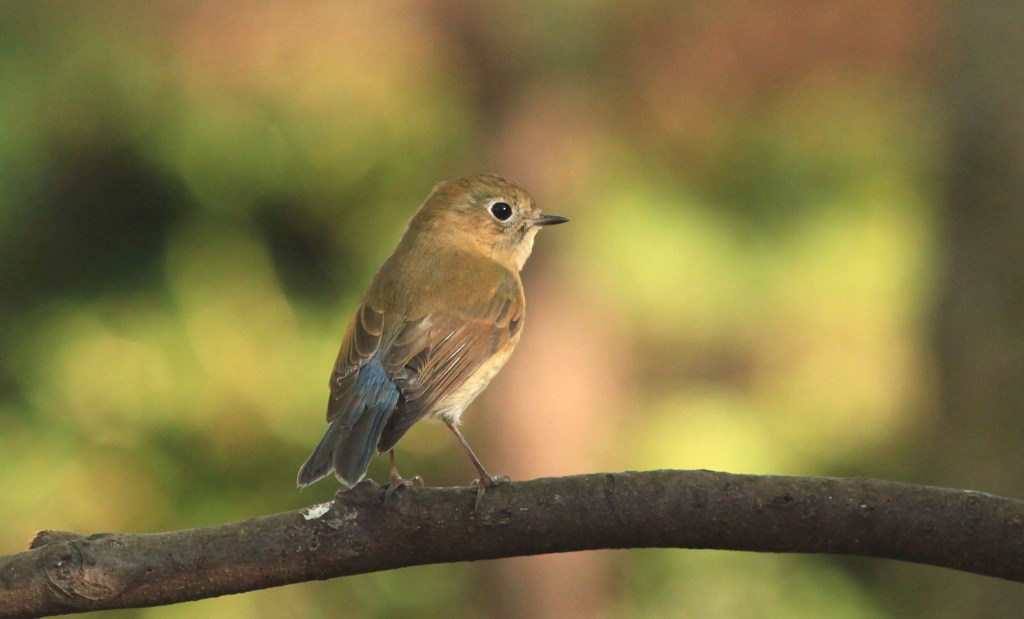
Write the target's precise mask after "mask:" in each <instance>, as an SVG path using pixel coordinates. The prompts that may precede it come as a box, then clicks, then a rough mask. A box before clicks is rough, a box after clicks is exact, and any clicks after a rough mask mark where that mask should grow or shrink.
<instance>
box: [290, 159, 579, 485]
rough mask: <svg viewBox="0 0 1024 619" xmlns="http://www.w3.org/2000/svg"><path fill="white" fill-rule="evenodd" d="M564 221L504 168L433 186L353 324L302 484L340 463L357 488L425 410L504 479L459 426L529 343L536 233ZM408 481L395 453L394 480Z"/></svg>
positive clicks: (341, 474)
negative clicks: (530, 263)
mask: <svg viewBox="0 0 1024 619" xmlns="http://www.w3.org/2000/svg"><path fill="white" fill-rule="evenodd" d="M565 221H567V220H566V219H565V218H564V217H558V216H554V215H547V216H545V215H543V214H542V213H541V212H540V210H539V209H538V208H537V207H536V205H535V204H534V202H533V199H532V198H531V197H530V195H529V194H528V193H527V192H526V191H525V190H524V189H522V188H521V187H519V186H518V185H516V184H515V183H513V182H511V181H507V180H505V179H502V178H499V177H497V176H471V177H466V178H461V179H458V180H455V181H450V182H445V183H441V184H439V185H437V186H436V187H434V190H433V191H432V192H431V193H430V195H429V196H428V197H427V199H426V201H425V202H424V203H423V205H422V206H421V207H420V208H419V210H418V211H417V212H416V214H415V215H414V216H413V218H412V219H411V220H410V221H409V225H408V228H407V229H406V232H405V235H404V236H403V237H402V240H401V241H400V242H399V244H398V247H397V248H396V249H395V251H394V253H393V254H392V255H391V257H390V258H388V260H387V261H386V262H385V263H384V265H383V266H381V268H380V270H379V271H377V274H376V275H375V276H374V278H373V280H372V281H371V283H370V286H369V288H368V289H367V290H366V293H365V294H364V295H363V299H362V303H361V304H360V306H359V308H358V309H357V310H356V313H355V316H354V317H353V319H352V322H351V323H350V324H349V327H348V330H347V331H346V333H345V338H344V340H343V341H342V344H341V350H340V352H339V353H338V358H337V362H336V363H335V366H334V371H333V372H332V374H331V381H330V387H331V397H330V400H329V402H328V406H327V421H328V422H329V423H330V426H329V427H328V430H327V433H326V434H325V435H324V438H323V439H322V440H321V441H320V444H319V445H318V446H317V448H316V450H314V452H313V454H312V455H311V456H310V457H309V460H307V461H306V463H305V464H304V465H303V466H302V468H301V470H300V471H299V476H298V484H299V486H306V485H309V484H311V483H313V482H315V481H317V480H318V479H321V478H322V477H325V476H326V475H328V474H330V473H331V472H332V471H333V472H334V474H335V475H336V476H337V477H338V479H339V480H341V482H342V483H343V484H345V485H346V486H352V485H354V484H356V483H358V482H359V480H361V479H362V478H363V477H364V476H365V474H366V469H367V467H368V466H369V462H370V459H371V458H372V457H373V454H374V453H375V452H377V453H382V452H384V451H389V450H392V449H393V447H394V446H395V444H396V443H397V442H398V440H399V439H401V438H402V436H403V435H404V434H405V433H406V432H407V431H408V430H409V428H410V427H412V425H413V424H414V423H416V422H417V421H419V420H420V419H423V418H424V417H439V418H441V419H442V420H443V421H444V422H445V423H446V424H447V425H448V427H449V428H451V429H452V431H453V432H454V433H455V435H456V437H457V438H458V439H459V441H460V442H461V443H462V445H463V447H465V449H466V451H467V453H468V454H469V455H470V457H471V459H472V460H473V463H474V465H475V466H476V468H477V470H478V472H479V474H480V477H481V481H482V482H483V483H485V484H490V483H493V481H492V478H491V477H490V476H488V475H487V472H486V471H485V470H484V468H483V466H481V465H480V462H479V460H478V459H477V458H476V456H475V455H474V454H473V452H472V450H471V449H470V448H469V445H468V444H467V443H466V442H465V439H464V438H463V437H462V435H461V434H460V433H459V431H458V429H457V427H456V424H458V422H459V420H460V418H461V416H462V412H463V411H464V410H465V408H466V407H467V406H468V405H469V403H470V402H472V401H473V399H474V398H476V396H477V395H479V393H480V392H481V391H482V390H483V389H484V387H486V386H487V384H488V383H489V382H490V381H491V379H492V378H493V377H494V375H495V374H497V372H498V370H500V369H501V367H502V366H503V365H504V364H505V362H506V361H507V360H508V358H509V356H510V355H511V354H512V351H513V349H514V348H515V346H516V344H517V343H518V342H519V337H520V335H521V333H522V327H523V318H524V311H525V301H524V298H523V285H522V282H521V281H520V279H519V271H520V269H522V267H523V264H524V263H525V262H526V259H527V258H528V257H529V255H530V251H531V250H532V248H533V239H534V237H535V236H536V234H537V231H538V230H539V229H540V227H541V226H544V225H550V224H556V223H563V222H565ZM402 482H403V480H402V479H401V478H400V477H399V476H398V473H397V471H396V470H395V469H394V460H393V459H392V485H393V486H394V485H395V484H398V483H402Z"/></svg>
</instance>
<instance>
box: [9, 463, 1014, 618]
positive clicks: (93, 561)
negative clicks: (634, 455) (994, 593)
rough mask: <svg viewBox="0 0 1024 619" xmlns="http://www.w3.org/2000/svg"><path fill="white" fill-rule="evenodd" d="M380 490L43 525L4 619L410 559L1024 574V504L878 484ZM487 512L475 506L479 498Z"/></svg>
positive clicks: (646, 475)
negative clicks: (154, 521)
mask: <svg viewBox="0 0 1024 619" xmlns="http://www.w3.org/2000/svg"><path fill="white" fill-rule="evenodd" d="M476 499H477V493H476V490H475V489H472V488H405V489H402V490H400V491H399V492H398V493H397V494H396V495H394V496H392V497H391V499H390V500H389V502H388V503H387V504H384V490H383V489H382V488H381V487H380V486H377V485H376V484H372V483H363V484H360V485H359V486H357V487H356V488H354V489H352V490H350V491H347V492H342V493H339V494H338V495H337V496H336V497H335V500H334V501H333V502H332V503H326V504H323V505H319V506H313V507H310V508H307V509H305V510H301V511H292V512H286V513H283V514H275V515H272V516H263V517H260V518H252V519H250V520H244V521H241V522H234V523H229V524H223V525H217V526H211V527H204V528H199V529H187V530H184V531H173V532H169V533H155V534H139V535H136V534H99V535H92V536H89V537H83V536H80V535H76V534H71V533H55V532H42V533H40V534H39V535H37V536H36V539H35V540H33V542H32V546H31V547H32V550H28V551H26V552H21V553H18V554H14V555H8V556H4V557H0V617H38V616H42V615H47V614H60V613H72V612H82V611H91V610H100V609H109V608H129V607H139V606H155V605H161V604H170V603H174V602H183V601H187V600H197V599H202V598H208V597H214V596H218V595H224V594H227V593H239V592H242V591H251V590H253V589H262V588H267V587H274V586H278V585H285V584H289V583H297V582H303V581H307V580H322V579H327V578H334V577H336V576H347V575H351V574H363V573H367V572H374V571H379V570H387V569H393V568H397V567H405V566H410V565H423V564H430V563H447V562H454V561H474V560H480V559H496V558H500V557H511V556H518V555H533V554H542V553H550V552H566V551H573V550H592V549H598V548H643V547H671V548H718V549H728V550H750V551H757V552H804V553H832V554H851V555H861V556H868V557H884V558H888V559H899V560H903V561H913V562H917V563H926V564H930V565H937V566H942V567H948V568H953V569H957V570H963V571H967V572H974V573H977V574H986V575H989V576H996V577H999V578H1005V579H1009V580H1016V581H1024V501H1018V500H1012V499H1008V498H1002V497H997V496H993V495H989V494H983V493H979V492H972V491H967V490H955V489H946V488H935V487H928V486H914V485H909V484H901V483H895V482H888V481H877V480H870V479H836V478H805V477H769V476H753V475H732V474H728V473H717V472H711V471H651V472H642V473H616V474H610V473H609V474H593V475H580V476H576V477H563V478H550V479H537V480H533V481H525V482H510V483H506V484H502V485H501V486H498V487H496V488H492V489H489V490H487V492H486V494H485V495H484V496H483V497H482V498H481V499H480V501H479V504H476ZM475 504H476V507H474V505H475Z"/></svg>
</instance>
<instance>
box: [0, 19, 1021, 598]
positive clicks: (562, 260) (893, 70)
mask: <svg viewBox="0 0 1024 619" xmlns="http://www.w3.org/2000/svg"><path fill="white" fill-rule="evenodd" d="M1022 6H1024V5H1021V6H1019V5H1017V4H1016V3H969V2H965V3H962V4H960V3H955V2H951V3H939V2H930V1H927V0H892V1H886V2H882V1H874V0H830V1H827V2H814V1H810V0H806V1H802V0H788V1H784V2H773V3H762V2H754V1H752V0H727V1H723V2H714V3H691V2H677V3H664V2H629V3H624V2H610V1H596V2H579V1H570V2H561V3H541V2H512V1H503V2H488V3H476V2H469V1H468V0H462V1H456V0H451V1H441V0H437V1H424V2H415V3H413V2H388V3H369V2H361V3H356V2H352V3H339V2H310V3H304V4H301V5H297V4H293V3H288V2H283V1H267V2H261V3H241V2H217V3H201V2H154V3H132V4H130V5H124V4H122V3H115V2H63V3H58V2H31V3H30V2H3V3H0V341H2V343H3V344H2V346H0V454H2V455H0V458H2V463H3V466H2V467H0V493H2V496H3V497H4V501H3V502H2V504H0V522H3V523H4V527H3V529H2V531H0V552H2V553H12V552H17V551H20V550H23V549H24V548H25V547H26V544H27V541H28V540H29V539H30V538H31V537H32V535H33V533H34V532H35V531H36V530H38V529H43V528H50V529H67V530H73V531H78V532H82V533H93V532H110V531H118V532H120V531H138V532H149V531H161V530H168V529H180V528H185V527H193V526H202V525H208V524H213V523H219V522H223V521H228V520H237V519H242V518H246V517H250V516H255V515H260V514H267V513H272V512H278V511H283V510H288V509H296V508H299V507H303V506H306V505H310V504H313V503H316V502H320V501H325V500H328V499H329V498H330V497H331V495H332V494H333V492H334V491H335V490H336V489H337V485H336V484H335V483H334V482H333V481H325V482H322V483H320V484H317V485H316V486H314V487H312V488H310V489H307V490H305V491H303V492H301V493H300V492H299V491H297V490H296V489H295V487H294V480H295V473H296V471H297V469H298V467H299V465H300V464H301V463H302V461H303V460H304V459H305V458H306V456H307V455H308V454H309V452H310V451H311V449H312V447H313V446H314V445H315V444H316V442H317V441H318V440H319V438H320V436H321V434H322V432H323V430H324V429H325V425H324V412H325V406H326V398H327V379H328V376H329V372H330V368H331V366H332V363H333V361H334V355H335V354H336V352H337V347H338V345H339V343H340V341H341V337H342V334H343V332H344V329H345V325H346V323H347V321H348V318H349V316H350V315H351V313H352V311H353V309H354V307H355V305H356V303H357V300H358V295H359V294H360V292H361V291H362V289H363V288H364V287H365V286H366V284H367V282H368V281H369V278H370V276H371V275H372V273H373V272H374V270H375V269H376V267H377V266H378V265H379V264H380V263H381V261H382V260H383V259H384V257H386V256H387V255H388V254H389V253H390V251H391V249H392V248H393V246H394V244H395V243H396V241H397V239H398V237H399V236H400V234H401V232H402V230H403V229H404V225H405V221H406V220H407V218H408V217H409V216H410V215H411V214H412V212H413V211H414V209H415V208H416V206H417V205H418V204H419V203H420V201H421V200H422V199H423V198H424V197H425V196H426V194H427V192H428V191H429V190H430V188H431V187H432V186H433V185H434V184H435V183H436V182H438V181H440V180H442V179H447V178H452V177H457V176H462V175H465V174H471V173H478V172H494V173H498V174H501V175H503V176H507V177H509V178H513V179H516V180H518V181H519V182H521V183H522V184H524V185H525V186H526V187H527V188H529V189H530V190H531V191H532V192H533V194H534V195H535V197H536V198H537V200H538V201H539V203H540V205H541V207H542V208H543V209H545V210H546V211H548V212H551V213H557V214H560V215H566V216H568V217H570V218H572V223H570V224H569V225H567V226H565V227H559V228H557V229H555V230H550V231H547V232H545V233H544V234H542V235H541V238H540V239H539V241H538V243H537V247H536V251H535V252H534V257H533V258H532V259H531V262H530V263H529V264H528V265H527V267H526V269H525V271H524V280H525V282H526V288H527V297H528V298H529V319H528V320H527V325H528V326H527V328H526V330H525V335H524V338H523V342H522V345H521V346H520V348H519V350H518V352H517V354H516V355H515V356H514V357H513V359H512V361H511V362H510V363H509V365H508V366H507V367H506V369H505V371H504V372H503V373H502V374H501V375H500V376H499V377H498V378H497V379H496V380H495V382H494V383H493V385H492V387H491V388H490V389H489V390H488V391H487V392H486V393H485V394H484V396H482V397H481V398H480V400H479V401H478V402H477V403H476V404H475V405H474V407H473V408H472V409H471V411H470V413H469V414H467V416H466V424H465V432H466V434H467V437H468V438H469V440H470V441H471V442H472V443H473V444H474V446H475V447H476V449H477V451H478V453H480V454H481V458H482V459H483V461H484V463H485V464H486V465H487V466H488V468H490V469H491V470H492V472H496V473H508V474H510V475H511V476H512V477H513V478H515V479H528V478H532V477H537V476H554V475H567V474H574V473H584V472H596V471H617V470H624V469H656V468H680V469H686V468H708V469H719V470H725V471H730V472H737V473H758V474H790V475H813V476H823V475H842V476H871V477H880V478H885V479H891V480H899V481H906V482H914V483H929V484H940V485H949V486H957V487H968V488H973V489H977V490H982V491H988V492H994V493H998V494H1005V495H1011V496H1018V497H1019V496H1022V495H1024V474H1022V468H1021V466H1020V454H1021V453H1022V448H1024V415H1021V411H1022V409H1024V310H1022V308H1024V208H1022V203H1024V112H1022V110H1024V92H1022V90H1024V37H1022V36H1021V35H1020V33H1021V32H1022V31H1024V8H1022ZM399 458H400V463H401V464H402V471H403V472H406V474H407V475H411V474H414V473H419V474H421V475H423V476H424V477H425V478H426V480H427V482H428V484H431V485H453V484H464V483H468V482H469V480H471V479H472V478H473V476H474V471H473V469H472V467H471V465H470V464H469V462H468V461H467V460H466V458H465V456H464V455H463V453H462V451H461V449H460V448H459V446H458V445H457V443H456V442H455V441H454V440H453V439H452V437H451V436H449V435H448V433H447V431H446V430H445V429H444V428H443V427H437V426H432V425H426V424H423V425H420V426H418V427H417V428H416V429H414V430H413V431H412V432H410V434H409V435H408V436H407V437H406V438H405V439H404V440H403V442H402V443H401V444H400V445H399ZM384 460H386V459H384V458H379V459H378V460H377V461H375V463H374V465H373V467H372V468H371V475H372V476H375V477H376V478H377V479H378V480H383V479H385V478H386V462H384ZM1022 607H1024V589H1022V587H1021V586H1020V585H1016V584H1011V583H1004V582H1001V581H998V580H995V579H990V578H984V577H980V576H973V575H967V574H960V573H956V572H952V571H948V570H941V569H937V568H929V567H924V566H917V565H910V564H897V563H894V562H887V561H880V560H870V559H858V558H842V557H819V556H799V555H796V556H786V555H755V554H748V553H725V552H712V551H685V550H631V551H615V552H610V551H606V552H592V553H577V554H569V555H560V556H550V557H535V558H524V559H515V560H506V561H496V562H485V563H477V564H458V565H442V566H428V567H420V568H412V569H404V570H399V571H394V572H389V573H381V574H370V575H365V576H358V577H351V578H344V579H336V580H332V581H328V582H317V583H306V584H300V585H293V586H288V587H283V588H278V589H272V590H267V591H260V592H254V593H247V594H243V595H235V596H229V597H225V598H221V599H215V600H207V601H201V602H196V603H191V604H187V605H178V606H171V607H167V608H156V609H144V610H130V611H119V612H111V613H106V614H104V615H103V616H104V617H126V618H127V617H146V618H151V617H152V618H157V617H184V616H188V617H193V616H202V617H280V616H294V617H312V618H316V617H334V616H338V615H339V613H343V614H344V616H346V617H354V618H357V617H398V616H402V617H407V616H438V615H441V614H442V613H444V614H446V615H451V616H465V617H483V618H504V617H565V616H577V617H599V618H625V617H670V616H684V615H687V616H697V617H741V618H742V617H752V618H753V617H839V618H859V617H871V618H886V617H908V616H912V617H925V616H927V617H1019V616H1020V609H1021V608H1022Z"/></svg>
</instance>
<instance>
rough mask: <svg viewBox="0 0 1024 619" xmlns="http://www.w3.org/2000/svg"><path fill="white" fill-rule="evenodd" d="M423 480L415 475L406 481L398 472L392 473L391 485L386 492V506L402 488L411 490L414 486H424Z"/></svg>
mask: <svg viewBox="0 0 1024 619" xmlns="http://www.w3.org/2000/svg"><path fill="white" fill-rule="evenodd" d="M422 485H423V478H422V477H420V476H419V475H413V476H412V477H411V478H409V479H406V478H404V477H402V476H401V475H399V474H398V471H392V473H391V483H390V484H388V489H387V490H385V491H384V504H385V505H387V504H388V501H390V500H391V497H392V496H393V495H394V494H395V493H396V492H398V491H399V489H401V488H410V487H412V486H422Z"/></svg>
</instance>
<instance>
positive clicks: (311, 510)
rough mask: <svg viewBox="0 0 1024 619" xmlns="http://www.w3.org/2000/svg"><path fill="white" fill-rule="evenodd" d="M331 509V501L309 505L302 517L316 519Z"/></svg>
mask: <svg viewBox="0 0 1024 619" xmlns="http://www.w3.org/2000/svg"><path fill="white" fill-rule="evenodd" d="M329 511H331V504H330V503H329V502H328V503H321V504H319V505H313V506H312V507H307V508H306V510H305V511H303V512H302V517H303V518H305V519H306V520H316V519H319V518H320V517H321V516H323V515H324V514H326V513H327V512H329Z"/></svg>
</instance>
